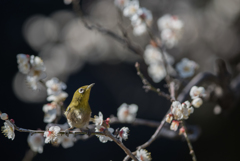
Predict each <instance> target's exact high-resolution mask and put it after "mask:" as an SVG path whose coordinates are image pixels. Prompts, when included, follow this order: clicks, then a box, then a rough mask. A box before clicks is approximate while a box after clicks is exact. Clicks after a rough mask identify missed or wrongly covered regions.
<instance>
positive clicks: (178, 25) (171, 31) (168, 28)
mask: <svg viewBox="0 0 240 161" xmlns="http://www.w3.org/2000/svg"><path fill="white" fill-rule="evenodd" d="M157 24H158V28H159V30H160V31H162V32H161V39H162V40H163V41H164V42H165V44H166V45H167V47H168V48H172V47H173V46H175V45H177V43H178V41H179V39H180V38H181V36H182V28H183V22H182V21H181V20H179V19H178V18H177V17H176V16H171V15H168V14H167V15H164V16H162V17H161V18H159V19H158V21H157Z"/></svg>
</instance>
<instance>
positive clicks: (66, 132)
mask: <svg viewBox="0 0 240 161" xmlns="http://www.w3.org/2000/svg"><path fill="white" fill-rule="evenodd" d="M71 129H73V128H72V127H71V128H68V129H66V130H65V131H64V134H65V135H66V136H67V137H68V136H69V132H70V130H71Z"/></svg>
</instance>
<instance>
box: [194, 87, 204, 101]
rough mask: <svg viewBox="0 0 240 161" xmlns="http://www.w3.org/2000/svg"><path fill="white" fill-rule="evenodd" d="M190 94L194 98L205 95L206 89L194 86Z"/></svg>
mask: <svg viewBox="0 0 240 161" xmlns="http://www.w3.org/2000/svg"><path fill="white" fill-rule="evenodd" d="M190 96H191V98H192V99H194V98H198V97H205V96H206V94H205V89H204V88H203V87H197V86H193V87H192V88H191V90H190Z"/></svg>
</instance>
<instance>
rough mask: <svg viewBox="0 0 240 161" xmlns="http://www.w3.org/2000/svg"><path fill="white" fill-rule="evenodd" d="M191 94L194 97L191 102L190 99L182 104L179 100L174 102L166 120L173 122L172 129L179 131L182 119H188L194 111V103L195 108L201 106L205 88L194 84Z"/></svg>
mask: <svg viewBox="0 0 240 161" xmlns="http://www.w3.org/2000/svg"><path fill="white" fill-rule="evenodd" d="M190 96H191V98H192V99H193V100H192V102H191V103H190V102H189V101H185V102H184V103H182V104H181V103H180V102H179V101H174V102H173V103H172V105H171V112H170V113H169V114H167V116H166V122H168V123H171V126H170V129H171V130H174V131H177V129H178V126H179V123H180V121H181V120H186V119H188V117H189V115H190V114H192V113H193V112H194V108H193V107H192V105H193V106H194V107H195V108H199V107H200V106H201V105H202V103H203V101H202V99H201V97H204V96H205V89H204V88H203V87H197V86H193V87H192V88H191V91H190Z"/></svg>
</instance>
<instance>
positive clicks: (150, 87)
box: [135, 62, 173, 101]
mask: <svg viewBox="0 0 240 161" xmlns="http://www.w3.org/2000/svg"><path fill="white" fill-rule="evenodd" d="M135 67H136V69H137V75H139V77H140V78H141V79H142V82H143V85H144V86H143V88H144V89H145V90H147V91H148V90H150V91H153V92H156V93H157V94H158V95H160V96H163V97H165V98H166V99H168V100H170V101H173V99H172V97H171V96H170V95H169V94H166V93H164V92H162V91H160V89H159V88H155V87H154V86H152V85H151V84H150V83H149V82H148V81H147V79H146V78H145V77H144V75H143V74H142V73H141V70H140V64H139V63H138V62H136V64H135Z"/></svg>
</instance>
